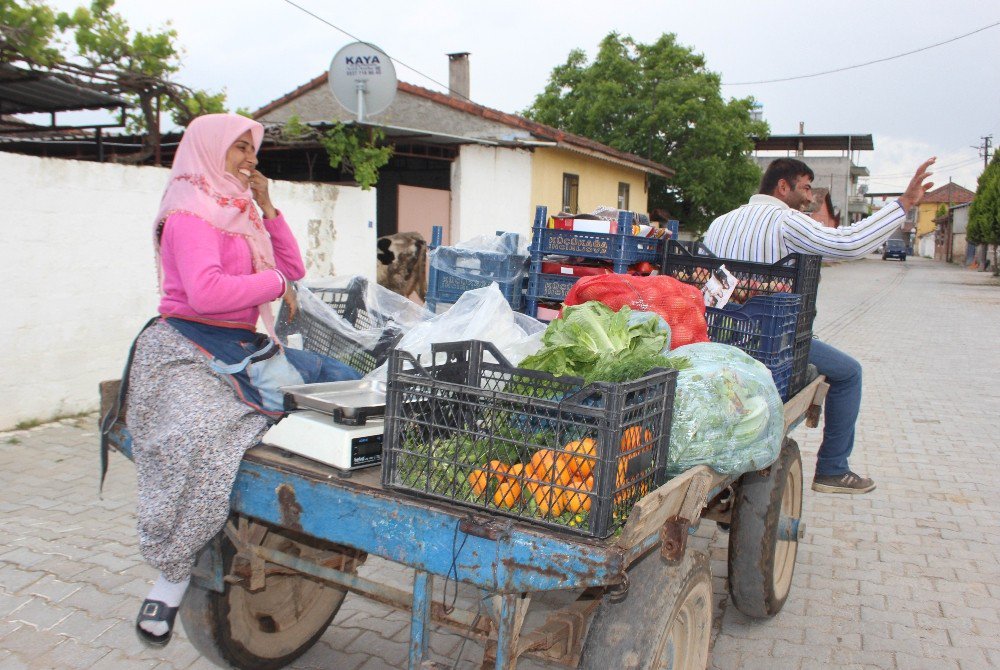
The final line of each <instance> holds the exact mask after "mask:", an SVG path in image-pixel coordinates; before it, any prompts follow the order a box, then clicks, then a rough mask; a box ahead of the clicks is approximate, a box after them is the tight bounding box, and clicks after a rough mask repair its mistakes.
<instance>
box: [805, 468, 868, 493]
mask: <svg viewBox="0 0 1000 670" xmlns="http://www.w3.org/2000/svg"><path fill="white" fill-rule="evenodd" d="M812 490H813V491H819V492H820V493H851V494H856V493H868V492H869V491H874V490H875V481H874V480H871V479H869V478H868V477H862V476H861V475H857V474H854V473H853V472H851V471H850V470H848V471H847V472H845V473H844V474H842V475H816V476H815V477H813V485H812Z"/></svg>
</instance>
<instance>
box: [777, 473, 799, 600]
mask: <svg viewBox="0 0 1000 670" xmlns="http://www.w3.org/2000/svg"><path fill="white" fill-rule="evenodd" d="M781 516H782V517H790V518H793V519H800V518H801V517H802V461H801V460H799V459H795V460H793V461H792V462H791V464H789V467H788V469H787V470H786V471H785V487H784V490H783V491H782V493H781ZM798 548H799V542H798V539H796V538H791V539H788V540H778V541H777V544H776V546H775V548H774V571H773V577H772V580H773V587H774V595H775V597H776V598H777V599H778V600H783V599H784V598H785V596H787V595H788V592H789V591H790V590H791V588H792V574H793V573H794V572H795V555H796V553H797V552H798Z"/></svg>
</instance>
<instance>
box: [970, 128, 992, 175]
mask: <svg viewBox="0 0 1000 670" xmlns="http://www.w3.org/2000/svg"><path fill="white" fill-rule="evenodd" d="M979 139H981V140H982V141H983V143H982V144H981V145H977V146H974V147H972V148H973V149H978V150H979V155H980V156H982V157H983V169H984V170H985V169H986V167H987V166H988V165H989V163H990V145H991V144H993V136H992V135H984V136H983V137H981V138H979Z"/></svg>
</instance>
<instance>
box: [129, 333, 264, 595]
mask: <svg viewBox="0 0 1000 670" xmlns="http://www.w3.org/2000/svg"><path fill="white" fill-rule="evenodd" d="M127 402H128V415H127V419H126V423H127V425H128V428H129V431H130V432H131V434H132V457H133V460H134V461H135V467H136V471H137V475H138V482H137V483H138V508H137V511H138V531H139V548H140V551H141V552H142V557H143V558H144V559H145V560H146V562H148V563H149V564H150V565H152V566H153V567H155V568H157V569H158V570H160V571H161V572H162V573H163V574H164V576H165V577H166V578H167V579H168V580H170V581H172V582H179V581H182V580H184V579H187V578H188V577H189V576H190V575H191V569H192V567H193V566H194V562H195V557H196V555H197V553H198V551H199V550H200V549H201V548H202V547H203V546H205V544H207V543H208V541H209V540H211V539H212V538H213V537H214V536H215V534H216V533H218V532H219V530H221V529H222V527H223V525H224V524H225V522H226V519H227V518H228V516H229V498H230V494H231V493H232V488H233V482H234V481H235V480H236V472H237V470H238V469H239V466H240V461H241V460H242V458H243V453H244V452H245V451H246V450H247V449H249V448H250V447H252V446H254V445H256V444H257V443H258V441H259V440H260V437H261V435H263V433H264V431H265V430H266V429H267V427H268V421H267V419H266V418H265V417H264V416H263V415H262V414H259V413H257V412H255V411H254V410H253V409H251V408H250V407H248V406H247V405H245V404H243V403H242V402H241V401H240V400H239V399H238V398H237V397H236V394H235V393H234V391H233V389H232V387H230V386H229V384H227V383H226V382H225V381H224V380H223V379H222V378H221V377H219V376H218V375H216V374H215V373H214V372H212V370H211V368H209V366H208V359H207V358H206V357H205V355H204V354H202V353H201V352H199V351H198V350H197V349H196V348H195V347H194V345H193V344H191V342H190V341H189V340H187V339H186V338H185V337H183V336H182V335H181V334H180V333H178V332H177V331H176V330H174V329H173V328H171V327H170V326H169V325H168V324H166V323H164V322H162V321H159V322H157V323H155V324H153V325H152V326H150V327H149V328H147V329H146V330H145V331H143V332H142V334H141V335H139V339H138V342H137V344H136V350H135V357H134V359H133V361H132V367H131V370H130V371H129V387H128V398H127Z"/></svg>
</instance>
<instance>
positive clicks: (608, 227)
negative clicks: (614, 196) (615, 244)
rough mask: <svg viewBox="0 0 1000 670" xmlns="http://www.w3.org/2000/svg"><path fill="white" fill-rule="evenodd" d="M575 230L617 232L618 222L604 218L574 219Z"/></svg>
mask: <svg viewBox="0 0 1000 670" xmlns="http://www.w3.org/2000/svg"><path fill="white" fill-rule="evenodd" d="M573 230H576V231H579V232H584V233H617V232H618V222H617V221H606V220H604V219H573Z"/></svg>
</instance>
